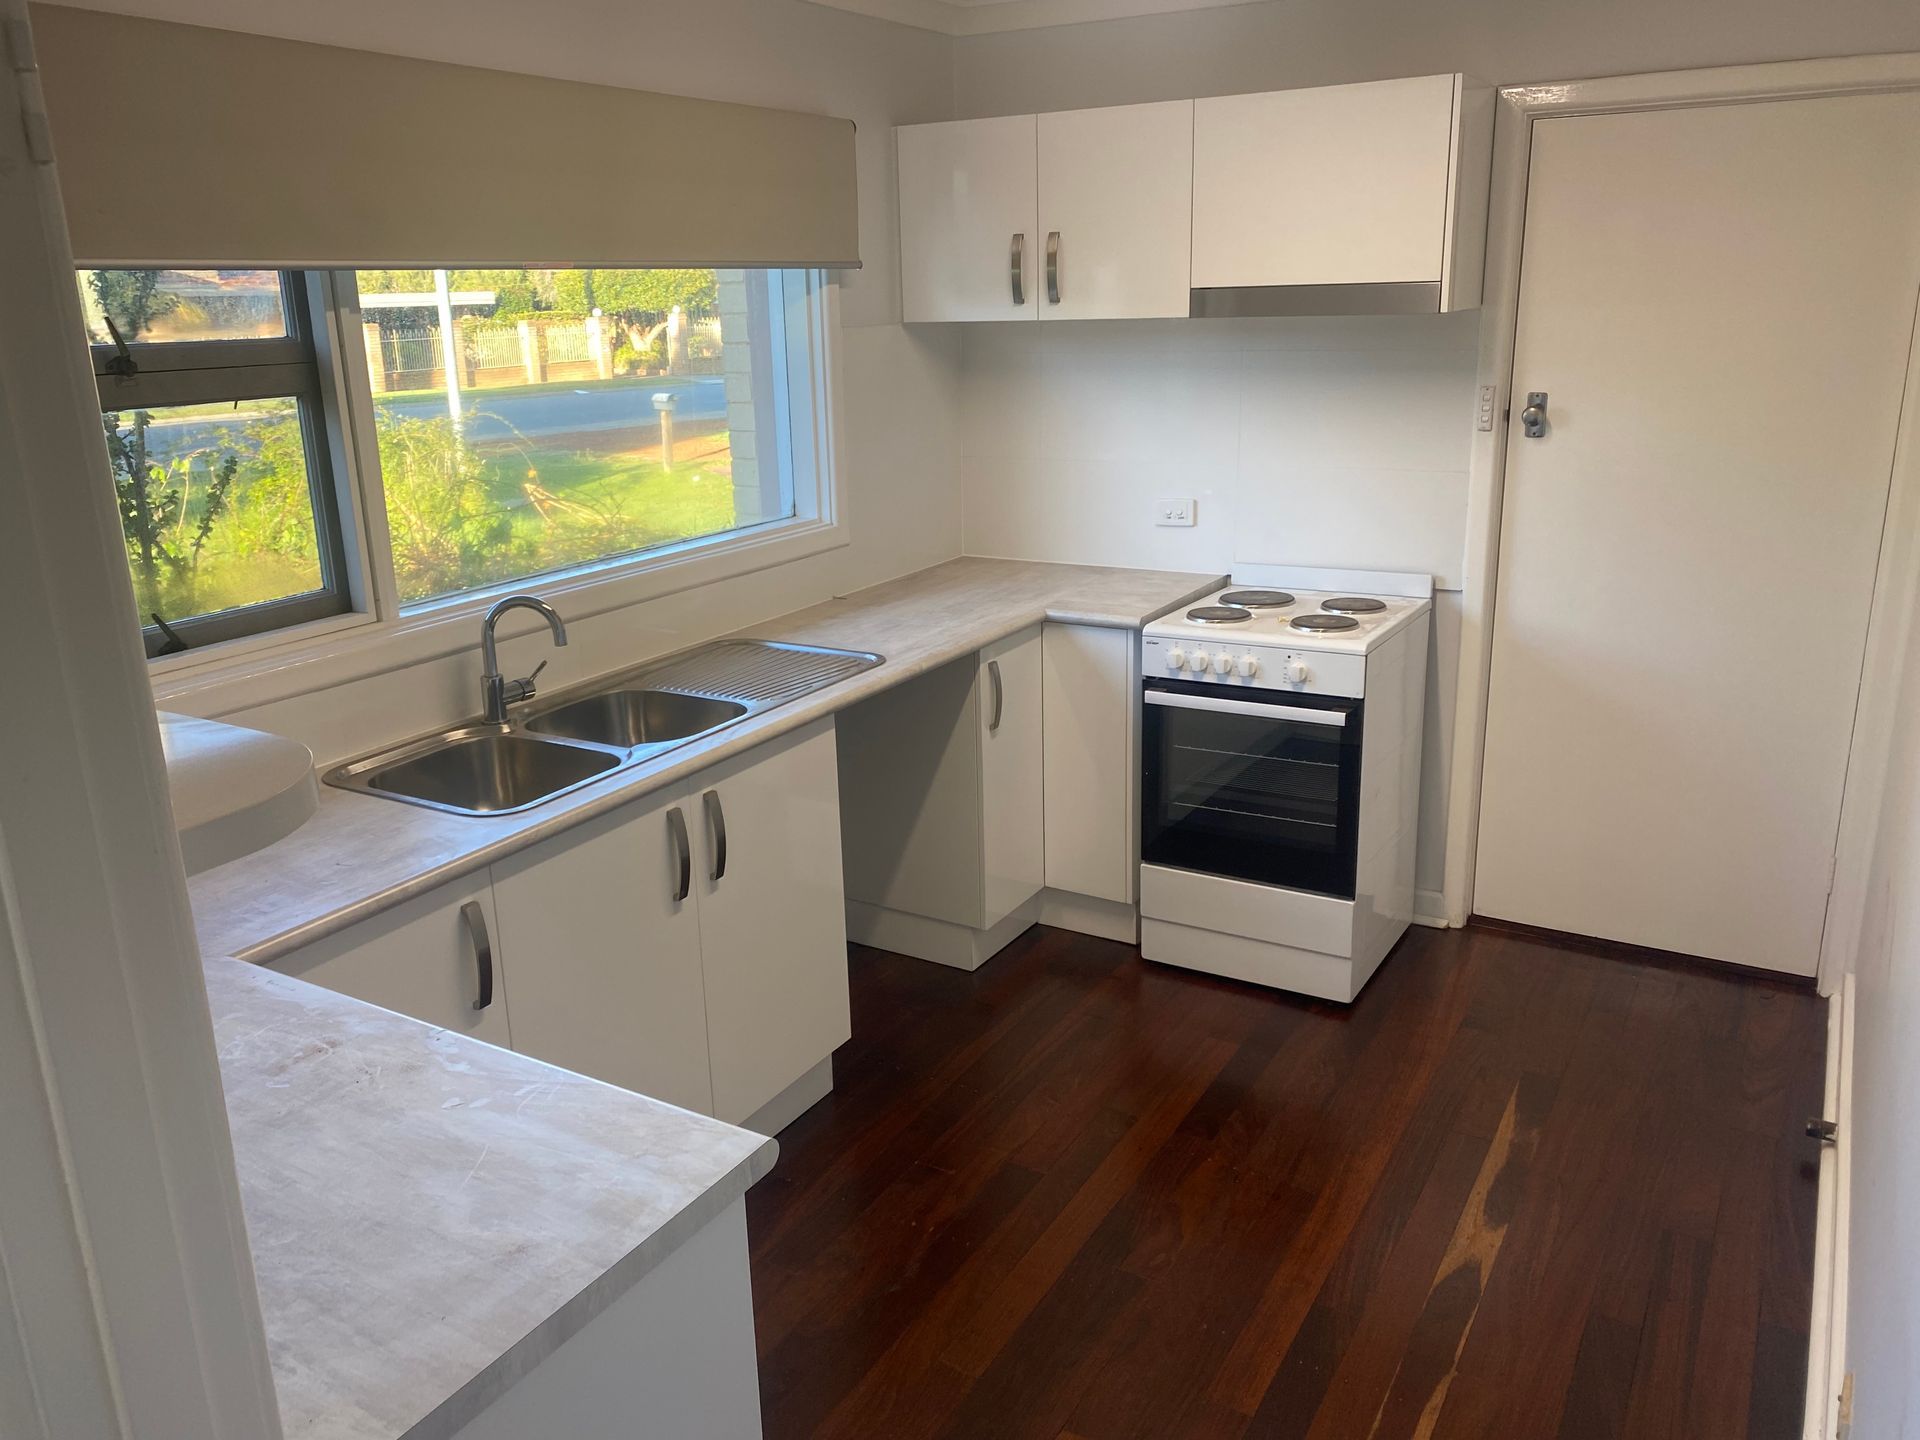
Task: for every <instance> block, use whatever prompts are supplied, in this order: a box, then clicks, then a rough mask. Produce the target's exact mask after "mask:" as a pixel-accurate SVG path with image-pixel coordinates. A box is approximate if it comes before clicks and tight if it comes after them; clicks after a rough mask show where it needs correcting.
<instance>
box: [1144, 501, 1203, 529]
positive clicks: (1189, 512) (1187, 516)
mask: <svg viewBox="0 0 1920 1440" xmlns="http://www.w3.org/2000/svg"><path fill="white" fill-rule="evenodd" d="M1153 523H1154V524H1156V525H1191V524H1193V501H1192V500H1156V501H1154V511H1153Z"/></svg>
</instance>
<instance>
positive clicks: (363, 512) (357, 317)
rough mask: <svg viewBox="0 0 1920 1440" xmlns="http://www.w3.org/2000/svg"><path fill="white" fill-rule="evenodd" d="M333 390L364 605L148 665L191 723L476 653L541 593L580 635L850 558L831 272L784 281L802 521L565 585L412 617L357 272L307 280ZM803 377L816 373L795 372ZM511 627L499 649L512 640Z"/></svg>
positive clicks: (633, 561)
mask: <svg viewBox="0 0 1920 1440" xmlns="http://www.w3.org/2000/svg"><path fill="white" fill-rule="evenodd" d="M305 273H306V275H307V278H308V281H309V284H310V286H311V287H312V294H313V297H314V298H313V304H314V307H315V308H314V311H313V313H314V315H315V318H316V326H315V333H316V335H317V338H318V341H319V352H320V357H321V364H320V369H321V383H322V386H323V389H324V390H326V391H327V398H328V399H329V401H330V402H331V403H330V404H329V406H328V410H327V417H328V423H329V429H330V431H331V433H332V434H333V436H334V440H335V447H336V449H335V464H336V467H337V474H338V478H339V484H340V505H341V509H342V514H343V516H344V517H345V520H346V523H347V530H348V533H347V535H346V543H347V547H348V563H349V565H350V566H351V567H354V593H355V605H354V607H353V609H351V610H350V611H348V612H347V613H344V614H338V615H333V616H330V617H328V618H326V619H323V620H316V621H310V622H308V623H306V624H303V625H299V626H297V627H293V628H288V629H285V630H280V631H275V632H269V633H265V634H259V635H254V636H250V637H244V638H240V639H236V640H232V641H229V642H227V643H225V644H222V645H219V646H217V647H209V648H207V649H199V648H196V649H193V650H190V651H186V652H182V653H179V654H174V655H167V656H163V657H160V658H158V659H154V660H151V661H150V662H149V665H148V670H149V673H150V674H151V676H152V678H153V682H154V694H155V698H156V699H157V700H158V701H160V702H161V703H163V704H168V703H171V704H177V705H179V706H181V707H182V708H187V709H191V710H193V711H195V713H209V714H211V713H221V714H226V713H233V712H235V711H238V710H242V709H246V708H250V707H254V706H259V705H268V704H274V703H278V702H280V701H285V700H292V699H295V698H297V697H299V696H302V695H310V694H315V693H317V692H320V691H323V690H328V689H331V688H333V687H336V686H340V685H345V684H350V683H352V682H354V681H358V680H365V679H369V678H371V677H373V676H376V675H382V674H387V673H391V672H394V671H398V670H402V669H405V668H407V667H409V666H413V665H420V664H425V663H428V662H431V661H434V660H438V659H443V658H445V657H447V656H451V655H457V654H460V653H462V652H465V651H470V650H472V649H473V647H474V644H475V642H476V638H477V630H478V625H479V621H480V617H481V616H483V615H484V614H485V613H486V611H487V610H488V609H489V608H491V606H492V605H493V603H494V602H495V601H497V600H498V599H499V598H500V597H501V596H503V595H508V594H512V593H514V592H515V591H519V590H526V589H533V590H536V591H537V592H538V593H539V594H540V595H542V596H543V597H545V598H546V599H548V600H549V601H551V602H552V603H553V604H555V605H556V606H558V607H559V609H560V611H561V613H562V614H563V615H565V616H566V618H567V619H568V621H569V622H572V621H577V620H587V619H591V618H592V617H594V616H598V615H603V614H608V613H610V612H613V611H618V610H623V609H626V608H629V607H632V606H636V605H641V604H645V603H647V602H649V601H654V600H658V599H662V598H664V597H667V596H670V595H676V594H681V593H684V592H686V591H690V590H696V589H699V588H701V587H703V586H707V585H712V584H716V583H719V582H723V581H728V580H734V579H739V578H741V577H745V576H748V575H752V574H755V573H758V572H760V571H764V570H771V569H774V568H776V567H779V566H783V565H789V564H792V563H794V562H796V561H800V560H804V559H807V558H809V557H812V556H816V555H821V554H825V553H827V552H829V551H832V550H836V549H840V548H842V547H844V546H846V545H847V544H849V543H850V540H851V535H850V531H849V527H848V524H847V520H846V514H845V501H844V496H843V493H842V491H841V488H840V477H841V476H842V475H843V474H844V471H843V469H842V457H841V455H840V448H839V447H840V435H841V431H842V428H843V418H842V416H841V412H840V392H841V384H840V354H839V348H840V337H839V330H840V293H839V291H840V287H839V283H838V280H837V277H836V276H835V275H834V273H833V272H832V271H827V270H817V269H804V270H787V271H785V272H783V273H784V275H785V276H786V277H787V283H789V284H791V283H793V282H794V281H795V280H796V279H797V280H798V281H799V282H800V284H801V285H802V289H801V290H800V291H799V292H798V301H797V303H790V304H788V305H787V306H786V307H784V309H785V310H786V312H787V313H786V314H785V316H784V327H785V335H786V348H785V358H786V364H787V377H786V380H785V382H784V383H783V386H782V388H783V389H784V390H785V391H787V392H788V393H787V405H788V413H787V414H786V415H784V416H783V417H782V425H781V443H782V445H783V446H786V447H788V448H787V450H786V451H784V452H783V454H782V457H781V463H782V464H784V465H786V466H787V467H788V474H789V476H790V477H791V478H790V481H789V483H790V484H791V487H792V494H793V501H794V514H793V515H792V516H791V517H788V518H786V519H776V520H771V521H767V522H765V523H763V524H759V525H755V526H750V527H742V528H737V529H734V530H728V531H722V532H720V533H719V534H717V535H710V536H702V537H699V538H696V539H692V540H687V541H682V542H680V543H678V544H675V545H668V546H660V547H657V548H655V549H651V550H645V551H640V552H637V553H635V554H631V555H625V556H617V557H613V558H611V559H608V560H603V561H600V562H596V563H592V564H588V565H583V566H578V567H575V568H573V569H570V570H563V571H555V572H550V573H547V574H542V575H537V576H521V577H518V578H515V579H513V580H509V581H504V582H502V583H500V584H498V585H495V586H490V587H487V588H485V589H475V590H468V591H462V592H460V593H459V594H456V595H451V596H447V597H444V598H443V599H440V600H437V601H434V602H431V603H427V604H422V605H418V606H411V605H410V606H407V607H406V608H404V610H403V607H402V605H401V602H400V599H399V588H398V585H397V583H396V580H395V577H394V573H393V556H392V549H391V541H390V538H389V536H388V532H387V520H386V503H385V497H384V495H383V493H382V488H381V477H380V456H379V441H378V437H377V435H376V433H375V429H374V416H373V402H374V396H373V390H372V383H371V379H370V376H369V374H368V370H367V357H366V353H365V347H364V346H363V345H361V344H360V343H358V336H359V333H360V324H361V319H362V312H361V309H360V303H359V292H358V286H357V282H356V280H355V276H354V273H353V272H352V271H351V270H332V271H307V272H305ZM802 365H804V371H802V370H801V369H800V368H799V367H800V366H802ZM514 631H515V627H514V625H513V623H512V622H508V623H507V624H505V625H503V626H502V634H503V636H504V635H506V634H509V633H514Z"/></svg>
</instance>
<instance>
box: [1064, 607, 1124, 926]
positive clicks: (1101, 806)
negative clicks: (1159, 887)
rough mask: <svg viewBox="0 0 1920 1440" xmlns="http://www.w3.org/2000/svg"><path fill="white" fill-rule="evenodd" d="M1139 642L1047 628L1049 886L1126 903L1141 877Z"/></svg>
mask: <svg viewBox="0 0 1920 1440" xmlns="http://www.w3.org/2000/svg"><path fill="white" fill-rule="evenodd" d="M1139 638H1140V637H1139V634H1138V632H1136V631H1133V630H1110V629H1103V628H1101V627H1098V626H1094V625H1049V626H1047V627H1046V634H1045V661H1046V683H1045V690H1046V702H1045V708H1046V744H1045V774H1046V822H1047V823H1046V829H1047V885H1048V886H1049V887H1050V888H1052V889H1055V890H1068V891H1072V892H1073V893H1075V894H1078V895H1094V896H1098V897H1099V898H1100V899H1102V900H1113V901H1117V902H1119V903H1121V904H1130V903H1131V902H1132V900H1133V886H1134V879H1135V877H1136V875H1137V874H1138V868H1137V867H1138V856H1139V842H1138V840H1137V838H1136V837H1137V834H1138V829H1139V820H1138V818H1137V815H1136V810H1137V807H1138V798H1137V797H1138V785H1137V781H1138V775H1139V769H1140V766H1139V760H1138V757H1137V755H1136V740H1135V730H1134V725H1135V721H1134V717H1135V714H1136V712H1137V711H1138V709H1139V706H1140V681H1139V677H1138V676H1137V674H1136V673H1135V670H1134V660H1135V655H1136V653H1137V650H1138V646H1139Z"/></svg>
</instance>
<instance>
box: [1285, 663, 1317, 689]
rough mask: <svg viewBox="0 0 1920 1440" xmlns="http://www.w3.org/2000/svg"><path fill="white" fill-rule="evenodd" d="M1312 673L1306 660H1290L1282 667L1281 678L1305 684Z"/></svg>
mask: <svg viewBox="0 0 1920 1440" xmlns="http://www.w3.org/2000/svg"><path fill="white" fill-rule="evenodd" d="M1312 673H1313V672H1312V671H1311V670H1309V669H1307V662H1306V661H1304V660H1289V661H1287V662H1286V664H1284V665H1282V666H1281V667H1280V675H1281V678H1282V679H1284V680H1288V681H1291V682H1292V683H1293V684H1295V685H1304V684H1305V683H1306V680H1307V677H1308V676H1309V675H1311V674H1312Z"/></svg>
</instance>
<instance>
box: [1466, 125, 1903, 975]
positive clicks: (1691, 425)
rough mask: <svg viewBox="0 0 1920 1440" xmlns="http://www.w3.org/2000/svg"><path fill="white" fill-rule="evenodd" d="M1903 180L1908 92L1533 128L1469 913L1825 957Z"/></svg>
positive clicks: (1884, 451)
mask: <svg viewBox="0 0 1920 1440" xmlns="http://www.w3.org/2000/svg"><path fill="white" fill-rule="evenodd" d="M1916 176H1920V96H1913V95H1880V96H1859V97H1847V98H1832V99H1814V100H1796V101H1781V102H1774V103H1765V104H1752V105H1728V106H1715V107H1707V108H1699V109H1681V110H1666V111H1650V112H1643V113H1636V114H1618V115H1595V116H1577V117H1565V118H1558V119H1548V120H1543V121H1541V122H1539V123H1537V124H1536V125H1535V126H1534V132H1533V149H1532V160H1531V171H1530V176H1529V182H1528V191H1527V222H1526V232H1525V250H1524V263H1523V269H1522V284H1521V295H1520V314H1519V326H1518V331H1517V334H1516V337H1515V358H1514V371H1513V390H1514V392H1515V393H1514V398H1513V415H1512V419H1511V422H1510V423H1511V424H1512V427H1513V428H1512V432H1511V434H1510V435H1509V437H1508V460H1507V477H1506V490H1505V500H1504V511H1503V516H1502V522H1501V537H1500V573H1499V586H1498V594H1497V599H1496V611H1495V620H1494V643H1493V662H1492V678H1491V690H1490V694H1489V699H1488V714H1487V737H1486V762H1485V772H1484V777H1483V782H1482V795H1481V814H1480V839H1479V857H1478V866H1477V874H1476V881H1475V892H1474V908H1475V909H1476V910H1477V911H1478V912H1480V913H1482V914H1485V915H1489V916H1495V917H1500V918H1504V919H1509V920H1515V921H1520V922H1524V923H1529V924H1536V925H1543V926H1548V927H1551V928H1554V929H1558V930H1566V931H1573V932H1577V933H1580V934H1585V935H1596V936H1601V937H1605V938H1608V939H1614V940H1620V941H1626V942H1629V943H1633V944H1638V945H1649V946H1655V947H1658V948H1661V949H1666V950H1675V951H1681V952H1684V953H1686V954H1691V955H1700V956H1706V957H1710V958H1712V959H1716V960H1725V961H1732V962H1736V963H1739V964H1743V965H1755V966H1762V967H1765V968H1767V969H1771V970H1780V971H1786V972H1790V973H1794V974H1800V975H1810V974H1812V973H1813V972H1814V968H1815V964H1816V961H1817V959H1818V955H1819V948H1820V932H1821V927H1822V925H1823V923H1824V920H1825V913H1826V899H1827V891H1828V886H1829V884H1830V876H1831V867H1832V855H1833V847H1834V841H1835V832H1836V828H1837V825H1838V820H1839V813H1840V796H1841V788H1842V784H1843V781H1844V778H1845V772H1846V763H1847V752H1848V746H1849V742H1850V738H1851V732H1852V725H1853V711H1854V698H1855V694H1856V691H1857V689H1858V686H1859V680H1860V666H1861V657H1862V652H1863V646H1864V641H1865V636H1866V628H1867V618H1868V610H1869V607H1870V602H1871V596H1872V589H1873V578H1874V569H1875V561H1876V558H1877V554H1878V549H1879V543H1880V533H1881V526H1882V520H1883V517H1884V514H1885V509H1886V498H1887V486H1888V479H1889V473H1890V466H1891V460H1892V453H1893V443H1894V432H1895V427H1896V425H1897V423H1898V418H1899V408H1900V404H1901V390H1902V385H1903V380H1904V376H1905V370H1906V361H1907V354H1908V347H1909V344H1910V341H1911V338H1912V332H1913V320H1914V305H1915V294H1916V287H1917V286H1920V183H1916V181H1915V177H1916ZM1529 391H1546V392H1547V393H1548V397H1549V399H1548V423H1547V432H1546V434H1545V436H1544V437H1543V438H1539V439H1526V438H1523V437H1522V425H1521V407H1522V406H1523V405H1524V403H1525V398H1526V393H1527V392H1529Z"/></svg>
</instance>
